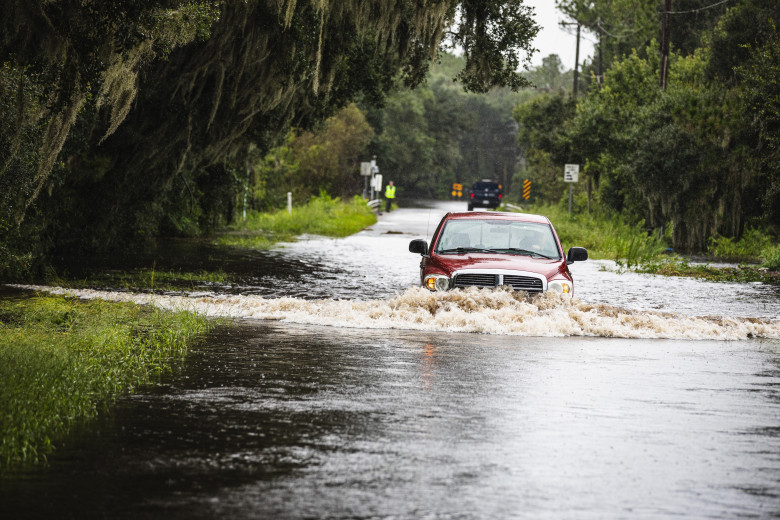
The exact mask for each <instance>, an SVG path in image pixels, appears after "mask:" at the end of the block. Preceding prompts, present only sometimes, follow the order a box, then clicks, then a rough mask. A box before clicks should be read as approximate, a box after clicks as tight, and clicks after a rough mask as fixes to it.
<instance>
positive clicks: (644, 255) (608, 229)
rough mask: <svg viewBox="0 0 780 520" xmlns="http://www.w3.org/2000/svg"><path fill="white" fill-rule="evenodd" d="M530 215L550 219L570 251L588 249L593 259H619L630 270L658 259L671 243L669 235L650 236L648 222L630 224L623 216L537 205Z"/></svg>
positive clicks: (619, 262)
mask: <svg viewBox="0 0 780 520" xmlns="http://www.w3.org/2000/svg"><path fill="white" fill-rule="evenodd" d="M530 212H531V213H538V214H540V215H546V216H547V217H549V218H550V221H552V223H553V226H555V230H556V231H557V232H558V237H559V238H560V239H561V243H562V244H563V246H564V248H566V249H567V250H568V248H569V247H571V246H580V247H584V248H586V249H587V250H588V254H589V255H590V256H591V257H592V258H606V259H610V260H615V261H616V262H617V263H618V264H619V265H621V266H622V265H625V266H626V267H628V268H631V267H632V266H636V265H638V264H641V263H643V262H646V261H648V260H650V259H653V258H656V257H658V255H660V254H662V253H663V252H664V251H666V249H667V248H668V244H669V242H670V238H669V234H668V232H667V234H665V236H662V237H659V236H658V234H657V233H656V234H648V233H647V231H646V230H645V229H644V223H639V224H635V225H632V224H628V223H627V222H625V220H624V219H623V218H621V217H619V216H614V217H611V218H603V217H597V216H595V215H587V214H569V213H568V211H567V210H566V209H565V208H562V207H560V206H534V207H533V208H531V210H530Z"/></svg>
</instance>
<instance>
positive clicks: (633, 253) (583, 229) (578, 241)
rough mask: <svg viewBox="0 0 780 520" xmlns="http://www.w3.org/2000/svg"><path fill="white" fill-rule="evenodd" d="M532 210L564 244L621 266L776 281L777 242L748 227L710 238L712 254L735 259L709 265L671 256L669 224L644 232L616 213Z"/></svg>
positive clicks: (779, 279)
mask: <svg viewBox="0 0 780 520" xmlns="http://www.w3.org/2000/svg"><path fill="white" fill-rule="evenodd" d="M531 211H532V212H534V213H539V214H542V215H547V216H548V217H549V218H550V220H551V221H552V222H553V225H554V226H555V229H556V231H557V232H558V235H559V237H560V239H561V242H562V243H563V245H564V247H565V248H568V247H571V246H575V245H576V246H582V247H585V248H587V249H588V253H589V255H590V256H591V257H592V258H606V259H610V260H614V261H615V262H616V263H617V265H618V266H619V267H621V268H623V267H625V268H627V269H632V270H634V271H637V272H641V273H651V274H660V275H665V276H686V277H695V278H701V279H705V280H711V281H724V282H762V283H767V284H773V285H780V272H778V271H780V245H776V244H773V243H772V240H771V238H770V237H769V236H768V235H767V234H766V233H760V232H758V231H755V230H748V231H747V232H746V233H745V235H744V236H743V237H742V238H741V239H740V240H739V241H735V240H733V239H728V238H715V239H712V240H711V241H710V247H709V249H708V254H709V255H710V256H711V257H714V258H718V259H722V260H727V261H732V262H762V263H761V264H760V265H758V264H756V265H746V264H744V263H743V264H740V265H739V266H738V267H713V266H711V265H699V264H691V263H690V261H689V260H687V259H685V258H683V257H680V256H678V255H674V254H672V255H670V254H668V253H669V252H670V248H669V245H670V244H671V234H670V232H671V229H670V228H667V229H666V232H665V233H663V234H661V233H659V232H654V233H648V232H647V230H646V229H645V228H644V223H643V222H640V223H638V224H634V225H632V224H628V223H627V222H626V221H625V220H624V219H622V218H621V217H619V216H613V217H610V218H604V217H599V216H596V215H586V214H574V215H570V214H569V213H568V211H567V210H566V209H564V208H562V207H561V206H535V207H533V208H532V209H531Z"/></svg>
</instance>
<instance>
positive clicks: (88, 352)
mask: <svg viewBox="0 0 780 520" xmlns="http://www.w3.org/2000/svg"><path fill="white" fill-rule="evenodd" d="M216 323H217V322H215V321H212V320H208V319H206V318H205V317H203V316H200V315H198V314H194V313H191V312H165V311H161V310H158V309H155V308H153V307H149V306H139V305H134V304H124V303H107V302H104V301H100V300H92V301H81V300H77V299H74V298H69V297H65V296H40V295H38V296H35V297H18V298H16V297H6V298H3V299H2V300H0V473H5V472H8V471H10V470H12V469H13V468H16V467H19V466H20V465H23V464H27V463H41V462H45V461H46V457H47V455H48V454H49V453H51V452H52V450H54V449H55V448H56V447H57V446H59V445H61V444H62V443H63V442H65V440H66V439H67V435H68V433H69V432H70V431H72V429H73V428H74V427H75V426H77V425H79V424H82V423H84V422H85V421H89V420H90V419H93V418H94V417H95V416H96V415H97V414H99V413H100V412H101V411H104V410H105V409H106V408H107V407H108V406H109V405H110V404H111V403H112V402H113V401H114V400H115V398H116V397H117V396H118V395H121V394H125V393H128V392H133V391H134V390H135V389H136V388H138V387H139V386H140V385H144V384H147V383H149V382H151V381H153V380H154V378H156V377H158V376H159V375H160V374H162V373H165V372H168V371H170V370H171V369H172V368H171V367H172V362H173V361H174V360H175V359H177V358H180V357H181V356H183V355H184V353H185V352H186V350H187V346H188V345H189V344H191V343H192V342H193V341H194V340H196V339H197V338H198V337H199V336H201V335H202V334H203V333H205V332H207V331H208V330H209V329H211V328H212V327H214V326H215V324H216Z"/></svg>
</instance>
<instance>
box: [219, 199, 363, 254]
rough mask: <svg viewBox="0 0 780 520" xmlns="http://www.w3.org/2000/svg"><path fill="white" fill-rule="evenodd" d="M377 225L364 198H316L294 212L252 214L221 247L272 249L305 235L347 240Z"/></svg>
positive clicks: (224, 238)
mask: <svg viewBox="0 0 780 520" xmlns="http://www.w3.org/2000/svg"><path fill="white" fill-rule="evenodd" d="M375 223H376V215H374V213H373V211H371V209H370V208H369V207H368V206H367V205H366V202H365V201H364V200H363V199H362V198H360V197H354V198H353V199H352V200H350V201H342V200H340V199H338V198H335V199H334V198H331V197H330V196H328V195H327V194H324V193H323V194H321V195H320V196H319V197H314V198H312V199H311V200H310V201H309V203H308V204H306V205H305V206H296V207H294V208H292V211H291V212H290V213H288V212H287V210H286V209H285V210H279V211H276V212H273V213H259V212H251V213H250V214H249V215H248V216H247V219H246V220H244V221H241V222H239V223H237V224H234V225H233V226H231V227H229V228H228V229H227V230H226V232H225V233H224V234H223V235H221V236H220V237H219V238H218V240H217V241H218V243H219V244H220V245H228V246H234V247H243V248H251V249H269V248H270V247H272V246H273V245H274V244H276V243H278V242H288V241H291V240H294V239H295V237H296V236H298V235H303V234H311V235H323V236H329V237H345V236H348V235H351V234H353V233H356V232H358V231H360V230H361V229H363V228H365V227H367V226H370V225H372V224H375Z"/></svg>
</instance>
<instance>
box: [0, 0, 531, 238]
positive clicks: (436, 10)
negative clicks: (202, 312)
mask: <svg viewBox="0 0 780 520" xmlns="http://www.w3.org/2000/svg"><path fill="white" fill-rule="evenodd" d="M3 12H4V18H3V21H2V23H3V29H4V34H3V40H2V47H1V48H0V62H3V63H6V64H7V65H6V69H7V74H6V76H7V77H10V78H13V76H14V75H16V76H19V77H21V78H22V79H21V80H19V81H16V80H12V79H7V80H4V83H5V84H7V85H9V86H10V89H5V90H3V92H2V94H3V95H4V96H5V100H4V101H7V102H8V106H9V107H10V108H9V112H8V113H7V114H8V115H6V114H4V116H5V117H9V118H10V117H12V116H10V114H21V116H20V117H21V118H22V119H20V121H23V122H24V124H23V125H21V127H20V128H22V130H20V131H19V132H16V133H11V134H7V135H5V136H0V142H7V143H9V148H8V149H7V150H8V151H7V153H5V155H3V156H2V157H0V158H1V159H2V161H1V162H0V164H2V165H3V166H4V168H5V170H4V172H5V173H4V175H7V179H10V180H9V181H8V182H9V184H12V185H13V186H21V188H18V189H17V191H16V192H15V193H12V194H11V195H9V196H7V197H6V198H4V199H2V200H0V203H1V204H2V208H0V209H2V211H3V214H4V215H6V216H5V217H4V222H6V223H8V222H11V223H13V224H15V225H16V226H17V228H18V226H19V224H20V223H22V221H23V220H24V218H25V216H28V215H30V213H31V211H32V213H33V215H34V216H35V218H36V219H38V222H34V223H30V228H29V232H30V233H33V234H37V233H38V231H34V229H36V226H38V225H41V224H43V225H44V227H45V234H46V235H47V236H48V237H50V238H51V240H53V241H54V242H56V243H58V244H60V246H62V245H65V244H67V245H68V247H79V248H81V247H85V246H90V247H91V246H99V247H111V246H122V247H126V246H127V243H128V240H130V241H131V242H132V241H133V240H145V239H147V238H148V237H153V236H155V235H156V234H158V233H159V232H160V229H161V227H160V226H161V225H162V223H163V222H165V221H166V220H167V219H170V218H171V215H178V216H176V219H177V220H178V221H182V222H183V221H185V220H189V221H191V222H199V225H202V226H208V225H209V224H208V223H210V222H216V221H217V220H218V219H215V218H212V216H209V215H208V213H209V212H210V211H212V210H211V209H208V208H214V209H213V211H222V209H219V210H217V209H216V208H221V207H223V206H224V204H212V203H211V202H210V201H208V200H207V199H208V198H209V197H215V198H217V199H220V200H223V199H224V200H226V201H227V200H230V199H226V198H225V196H226V195H225V193H224V184H225V183H227V184H226V185H227V186H228V187H229V188H230V186H233V187H232V188H230V190H236V189H240V185H241V183H236V182H234V178H235V174H233V173H230V174H229V173H228V172H230V171H233V170H234V169H236V168H243V167H244V165H246V164H249V162H251V161H248V160H247V158H248V156H249V155H250V154H252V153H254V154H256V153H257V150H263V151H267V150H269V149H270V148H271V147H272V146H274V145H276V144H278V143H279V142H280V140H281V139H283V138H284V136H285V135H286V134H287V132H288V130H289V128H290V127H297V128H302V129H306V128H311V127H313V125H314V124H316V123H317V122H319V121H322V120H324V119H325V118H327V117H329V116H331V115H332V114H334V113H335V112H336V111H337V110H338V109H339V108H341V107H343V106H345V105H347V104H348V103H349V102H350V101H352V100H355V99H365V100H367V101H373V102H381V101H382V98H383V97H384V95H385V93H386V92H388V91H390V90H392V89H394V88H396V86H397V85H398V82H399V81H401V82H403V83H405V84H407V85H415V84H418V83H419V82H420V81H421V80H422V79H423V78H424V77H425V73H426V71H427V68H428V64H429V62H430V60H431V59H432V58H434V57H435V56H436V55H437V53H438V52H439V51H440V49H441V48H442V46H443V45H445V43H444V40H445V37H446V38H448V40H447V41H448V42H449V43H448V44H454V45H458V46H460V47H461V48H463V49H464V51H465V54H464V55H465V59H466V61H465V66H464V68H463V70H462V71H461V72H460V73H459V77H460V78H461V80H462V82H463V84H465V85H466V86H467V87H468V88H469V89H472V90H475V91H484V90H486V89H489V88H491V87H494V86H496V85H509V86H511V87H513V88H518V87H520V86H522V85H524V84H525V80H523V79H522V78H521V77H520V76H519V74H518V73H517V71H516V69H517V65H518V63H519V62H520V60H522V57H523V56H524V55H530V53H531V52H532V47H531V46H530V40H531V39H532V37H533V35H534V34H535V33H536V31H537V30H538V27H537V26H536V24H535V23H534V22H533V19H532V17H531V13H530V10H529V9H528V8H526V7H525V6H523V5H522V2H521V0H488V1H484V0H480V1H477V0H442V1H434V0H421V1H419V2H401V3H396V4H387V3H386V2H380V1H372V2H364V1H360V0H339V1H338V2H336V1H328V0H322V1H321V0H248V1H246V2H216V1H214V2H210V1H178V2H177V1H175V0H166V1H152V0H120V1H118V2H103V3H100V2H97V3H95V2H84V1H82V0H62V1H59V2H48V1H44V0H35V1H33V2H21V1H19V0H8V1H7V2H6V4H5V6H4V11H3ZM6 14H7V16H6ZM31 34H34V35H38V37H36V38H29V35H31ZM526 59H527V58H526ZM19 85H22V86H19ZM27 86H30V88H28V87H27ZM36 89H37V90H36ZM20 90H22V91H24V92H38V93H37V94H36V97H35V99H34V101H35V102H29V103H27V102H25V103H21V102H20V103H17V102H16V101H15V100H21V101H25V100H27V99H28V97H25V96H19V95H15V93H16V92H19V91H20ZM31 99H32V98H31ZM39 106H43V107H44V109H43V110H39V109H38V107H39ZM76 127H78V128H76ZM17 133H18V134H19V135H20V136H23V137H25V138H26V136H27V134H29V135H30V136H37V139H38V142H37V144H36V145H35V146H33V147H32V149H34V150H37V151H36V153H35V155H36V157H35V158H34V162H35V166H34V168H31V169H30V168H27V169H25V168H24V167H23V166H24V165H25V164H26V162H25V160H23V157H22V156H23V154H24V153H26V152H27V151H28V149H30V147H21V146H16V145H15V144H14V143H17V141H19V142H21V140H22V138H21V137H20V138H19V139H17V137H16V134H17ZM23 134H24V135H23ZM69 137H75V139H68V138H69ZM252 150H254V151H252ZM98 164H99V165H100V166H99V168H94V167H93V166H94V165H98ZM82 168H83V170H82ZM243 176H244V173H243V172H239V177H243ZM236 186H238V187H236ZM230 190H228V191H230ZM60 192H62V193H68V194H69V195H71V196H72V198H70V199H69V200H63V199H61V198H60V197H58V193H60ZM49 193H51V194H49ZM41 194H43V195H44V199H43V200H39V201H38V202H39V204H38V205H37V207H33V206H32V204H33V203H34V202H35V201H36V200H37V199H38V198H39V196H40V195H41ZM234 195H235V193H234ZM19 200H21V203H18V202H17V201H19ZM82 208H83V209H82ZM28 210H31V211H28ZM20 232H23V230H22V231H20Z"/></svg>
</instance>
